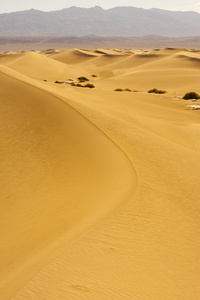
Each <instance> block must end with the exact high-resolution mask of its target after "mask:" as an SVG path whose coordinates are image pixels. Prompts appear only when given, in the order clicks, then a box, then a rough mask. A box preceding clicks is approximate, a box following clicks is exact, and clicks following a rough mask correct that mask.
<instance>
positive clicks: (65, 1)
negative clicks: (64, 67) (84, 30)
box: [0, 0, 200, 13]
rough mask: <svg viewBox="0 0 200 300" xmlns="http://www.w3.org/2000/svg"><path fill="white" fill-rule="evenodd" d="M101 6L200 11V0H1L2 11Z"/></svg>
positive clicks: (0, 8)
mask: <svg viewBox="0 0 200 300" xmlns="http://www.w3.org/2000/svg"><path fill="white" fill-rule="evenodd" d="M71 6H78V7H94V6H101V7H102V8H104V9H109V8H112V7H116V6H134V7H142V8H145V9H149V8H160V9H167V10H175V11H196V12H199V13H200V0H17V1H16V0H0V13H7V12H14V11H22V10H28V9H31V8H34V9H38V10H42V11H53V10H61V9H63V8H67V7H71Z"/></svg>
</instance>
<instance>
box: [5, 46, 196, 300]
mask: <svg viewBox="0 0 200 300" xmlns="http://www.w3.org/2000/svg"><path fill="white" fill-rule="evenodd" d="M94 75H95V76H94ZM79 76H85V77H87V78H88V79H89V83H90V84H93V85H94V86H95V88H91V89H90V88H85V87H78V86H72V85H71V84H69V81H70V80H73V81H74V83H75V84H77V77H79ZM0 80H1V85H0V114H1V115H0V145H1V147H0V157H1V160H0V165H1V172H0V190H1V198H0V240H1V243H0V299H1V300H68V299H69V300H80V299H81V300H112V299H113V300H199V299H200V285H199V282H200V258H199V249H200V221H199V220H200V215H199V208H200V207H199V195H200V185H199V178H200V111H199V109H198V108H199V107H200V100H197V101H194V100H183V99H182V97H183V95H184V94H185V93H186V92H190V91H195V92H197V93H198V94H200V51H199V50H194V49H193V50H189V49H185V48H164V49H151V50H138V49H129V50H119V49H102V48H97V49H95V50H87V49H81V50H80V49H72V50H66V51H62V50H57V49H55V50H54V49H50V50H47V51H41V52H40V51H30V52H18V53H14V52H10V53H1V54H0ZM55 81H58V83H55ZM86 83H87V82H86ZM81 84H83V85H84V84H85V83H84V82H83V83H81ZM117 88H121V89H122V90H123V91H121V92H118V91H114V90H115V89H117ZM152 88H157V89H161V90H165V91H166V92H167V93H165V94H154V93H148V90H149V89H152ZM125 89H130V91H128V90H125ZM194 106H195V107H196V109H192V108H194Z"/></svg>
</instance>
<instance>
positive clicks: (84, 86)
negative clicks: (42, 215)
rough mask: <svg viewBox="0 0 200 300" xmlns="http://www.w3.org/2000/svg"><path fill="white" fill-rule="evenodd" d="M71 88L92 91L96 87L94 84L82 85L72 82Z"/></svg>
mask: <svg viewBox="0 0 200 300" xmlns="http://www.w3.org/2000/svg"><path fill="white" fill-rule="evenodd" d="M71 86H78V87H83V88H90V89H93V88H95V86H94V84H92V83H87V84H84V85H83V84H81V83H74V82H72V83H71Z"/></svg>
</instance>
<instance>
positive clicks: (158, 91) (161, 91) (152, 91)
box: [148, 88, 167, 94]
mask: <svg viewBox="0 0 200 300" xmlns="http://www.w3.org/2000/svg"><path fill="white" fill-rule="evenodd" d="M148 93H154V94H165V93H167V92H166V91H164V90H158V89H156V88H154V89H151V90H149V91H148Z"/></svg>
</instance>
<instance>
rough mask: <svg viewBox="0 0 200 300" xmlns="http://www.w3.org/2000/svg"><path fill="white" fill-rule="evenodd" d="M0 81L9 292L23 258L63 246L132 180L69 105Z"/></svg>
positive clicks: (116, 154)
mask: <svg viewBox="0 0 200 300" xmlns="http://www.w3.org/2000/svg"><path fill="white" fill-rule="evenodd" d="M0 78H1V84H2V88H1V126H0V128H1V157H2V158H3V159H2V161H1V164H2V166H1V170H3V172H1V195H2V199H1V268H0V269H1V274H2V280H3V291H4V285H5V288H6V290H7V289H8V293H9V292H10V291H9V290H10V286H9V285H10V282H11V283H12V284H13V285H15V284H17V283H16V282H17V281H18V280H19V278H20V276H23V275H24V274H22V275H21V272H23V273H24V272H26V271H25V270H24V269H26V266H25V264H28V265H29V264H31V262H30V261H29V262H27V260H31V259H32V260H33V262H32V264H33V263H35V260H36V261H37V255H40V250H41V249H42V248H43V247H44V248H45V247H46V246H47V245H48V244H49V243H52V242H54V240H56V239H58V238H59V237H60V235H62V234H65V235H66V237H65V243H66V242H67V241H68V240H70V239H71V237H73V236H76V235H77V233H80V232H82V231H84V230H85V229H86V228H88V227H90V226H91V224H95V223H96V222H97V221H98V220H100V219H102V218H103V217H105V216H106V215H107V214H108V213H109V211H110V210H112V209H114V208H115V207H117V206H118V205H119V203H120V201H122V200H123V199H124V197H125V198H126V197H127V196H128V195H129V194H130V192H131V190H132V184H133V183H134V182H135V179H134V176H133V171H132V166H131V164H130V162H129V161H128V159H127V158H126V157H125V155H124V154H123V153H122V151H120V149H119V148H118V147H117V146H116V145H115V144H114V143H113V142H112V141H111V140H110V139H108V138H107V137H106V136H105V135H104V134H103V133H102V132H101V131H100V130H98V129H97V128H96V127H95V126H94V125H93V124H92V123H90V122H89V121H88V120H87V119H85V118H84V117H83V116H82V115H80V114H79V113H77V112H76V111H75V110H74V109H72V108H71V107H70V106H69V105H67V104H66V103H64V102H62V101H60V100H59V99H57V98H56V97H54V96H52V95H50V94H47V93H46V92H43V91H41V90H39V89H37V88H34V87H32V86H30V85H29V84H26V83H23V82H21V81H18V80H16V79H15V78H12V77H9V76H7V75H5V74H3V73H1V75H0ZM11 86H12V90H11V89H10V87H11ZM125 174H126V175H125ZM8 179H9V180H8ZM134 184H135V183H134ZM8 249H10V250H9V251H8ZM19 264H20V266H19ZM17 268H19V270H20V271H19V274H18V271H17ZM21 269H22V271H21ZM13 274H14V276H13ZM16 276H17V278H16ZM13 277H14V278H13ZM10 280H11V281H10ZM1 282H2V281H1ZM2 297H3V298H4V299H6V295H4V293H3V296H2Z"/></svg>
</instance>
